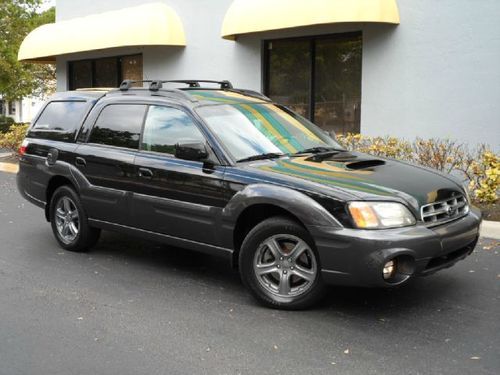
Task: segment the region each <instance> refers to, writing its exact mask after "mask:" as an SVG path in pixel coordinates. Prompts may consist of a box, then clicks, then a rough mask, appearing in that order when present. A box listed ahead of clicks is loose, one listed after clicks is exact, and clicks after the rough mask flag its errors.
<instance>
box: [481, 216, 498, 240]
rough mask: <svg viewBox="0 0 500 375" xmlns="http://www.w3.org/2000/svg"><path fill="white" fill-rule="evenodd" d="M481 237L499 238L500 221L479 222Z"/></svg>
mask: <svg viewBox="0 0 500 375" xmlns="http://www.w3.org/2000/svg"><path fill="white" fill-rule="evenodd" d="M481 237H485V238H493V239H495V240H500V221H486V220H484V221H483V223H482V224H481Z"/></svg>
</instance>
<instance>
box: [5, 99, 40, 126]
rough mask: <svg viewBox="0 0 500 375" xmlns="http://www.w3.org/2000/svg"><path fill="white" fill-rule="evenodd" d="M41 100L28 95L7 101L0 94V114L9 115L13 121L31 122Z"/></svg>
mask: <svg viewBox="0 0 500 375" xmlns="http://www.w3.org/2000/svg"><path fill="white" fill-rule="evenodd" d="M43 102H44V101H43V100H42V99H40V98H37V97H33V96H29V97H26V98H23V99H20V100H12V101H7V100H3V99H2V97H1V96H0V115H3V116H7V117H11V118H12V119H13V120H14V122H17V123H20V122H31V120H32V119H33V117H35V115H36V114H37V113H38V111H39V110H40V109H41V108H42V105H43Z"/></svg>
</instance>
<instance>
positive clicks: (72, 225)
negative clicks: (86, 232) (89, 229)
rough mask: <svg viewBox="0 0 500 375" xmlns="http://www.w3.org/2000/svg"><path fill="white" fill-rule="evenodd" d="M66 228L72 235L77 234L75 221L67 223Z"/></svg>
mask: <svg viewBox="0 0 500 375" xmlns="http://www.w3.org/2000/svg"><path fill="white" fill-rule="evenodd" d="M68 229H69V232H70V233H71V235H72V236H76V235H77V234H78V229H77V227H76V225H75V223H73V222H70V223H68Z"/></svg>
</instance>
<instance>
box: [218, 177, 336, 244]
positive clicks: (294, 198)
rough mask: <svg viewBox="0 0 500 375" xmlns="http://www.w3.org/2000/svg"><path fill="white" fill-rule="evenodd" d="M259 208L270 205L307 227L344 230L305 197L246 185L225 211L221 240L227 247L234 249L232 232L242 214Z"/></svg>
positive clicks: (268, 186)
mask: <svg viewBox="0 0 500 375" xmlns="http://www.w3.org/2000/svg"><path fill="white" fill-rule="evenodd" d="M258 204H269V205H273V206H276V207H279V208H281V209H283V210H285V211H288V212H290V213H291V214H293V215H294V216H295V217H297V218H298V219H299V220H300V221H301V223H302V224H303V225H305V226H306V227H309V226H330V227H337V228H339V227H342V225H341V224H340V223H339V221H338V220H337V219H336V218H335V217H334V216H333V215H332V214H330V212H328V211H327V210H326V209H325V208H324V207H323V206H322V205H320V204H319V203H318V202H316V201H315V200H314V199H312V198H311V197H309V196H307V195H306V194H304V193H302V192H300V191H297V190H294V189H291V188H287V187H283V186H277V185H271V184H263V183H258V184H252V185H247V186H246V187H245V188H244V189H243V190H241V191H239V192H238V193H236V194H235V195H234V196H233V197H232V198H231V200H230V201H229V202H228V204H227V205H226V206H225V207H224V209H223V210H222V213H221V224H222V226H221V230H222V232H223V233H221V234H222V236H221V237H222V238H221V240H222V241H223V242H224V245H225V246H228V247H229V248H233V232H234V228H235V226H236V223H237V221H238V218H239V217H240V215H241V214H242V212H243V211H244V210H245V209H247V208H249V207H251V206H254V205H258Z"/></svg>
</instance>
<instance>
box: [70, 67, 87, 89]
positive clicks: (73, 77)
mask: <svg viewBox="0 0 500 375" xmlns="http://www.w3.org/2000/svg"><path fill="white" fill-rule="evenodd" d="M69 68H70V69H69V70H70V72H71V73H70V89H71V90H74V89H78V88H81V87H92V62H91V61H90V60H87V61H75V62H72V63H70V65H69Z"/></svg>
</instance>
